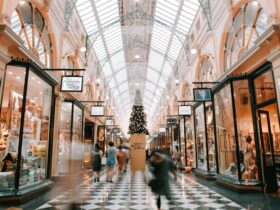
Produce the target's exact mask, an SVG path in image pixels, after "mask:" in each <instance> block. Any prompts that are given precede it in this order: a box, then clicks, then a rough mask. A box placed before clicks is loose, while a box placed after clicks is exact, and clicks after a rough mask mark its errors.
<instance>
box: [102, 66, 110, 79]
mask: <svg viewBox="0 0 280 210" xmlns="http://www.w3.org/2000/svg"><path fill="white" fill-rule="evenodd" d="M102 71H103V73H104V76H105V77H109V76H111V75H112V71H111V67H110V64H109V63H106V64H105V65H104V67H103V68H102Z"/></svg>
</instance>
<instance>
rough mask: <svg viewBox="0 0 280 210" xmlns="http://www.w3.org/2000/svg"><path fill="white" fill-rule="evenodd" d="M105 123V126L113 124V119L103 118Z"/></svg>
mask: <svg viewBox="0 0 280 210" xmlns="http://www.w3.org/2000/svg"><path fill="white" fill-rule="evenodd" d="M105 125H106V126H112V125H115V121H114V120H113V119H106V120H105Z"/></svg>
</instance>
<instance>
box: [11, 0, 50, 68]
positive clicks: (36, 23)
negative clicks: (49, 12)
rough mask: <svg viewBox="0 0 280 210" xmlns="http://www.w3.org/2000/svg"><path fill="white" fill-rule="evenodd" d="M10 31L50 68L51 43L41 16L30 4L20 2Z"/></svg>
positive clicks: (13, 15)
mask: <svg viewBox="0 0 280 210" xmlns="http://www.w3.org/2000/svg"><path fill="white" fill-rule="evenodd" d="M11 28H12V30H13V31H14V32H15V33H16V34H17V35H18V36H19V37H20V38H21V39H22V41H23V43H24V46H25V47H26V48H27V49H29V50H30V51H31V52H32V53H33V54H34V55H35V56H36V57H37V58H39V60H40V61H41V62H42V63H43V64H44V65H45V66H47V67H51V64H52V63H51V58H52V51H51V42H50V39H49V35H48V33H47V30H46V25H45V20H44V18H43V16H42V14H41V13H40V12H39V10H38V9H37V8H35V7H34V6H33V5H32V4H31V3H28V2H21V3H20V4H19V6H18V7H17V8H16V10H15V11H14V12H13V14H12V19H11Z"/></svg>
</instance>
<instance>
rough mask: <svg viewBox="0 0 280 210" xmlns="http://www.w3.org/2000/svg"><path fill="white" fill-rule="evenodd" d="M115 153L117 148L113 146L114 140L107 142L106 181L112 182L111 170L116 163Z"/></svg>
mask: <svg viewBox="0 0 280 210" xmlns="http://www.w3.org/2000/svg"><path fill="white" fill-rule="evenodd" d="M116 153H117V150H116V148H115V147H114V142H112V141H110V142H109V148H108V149H107V160H106V166H107V182H113V180H112V178H113V171H114V166H115V165H116Z"/></svg>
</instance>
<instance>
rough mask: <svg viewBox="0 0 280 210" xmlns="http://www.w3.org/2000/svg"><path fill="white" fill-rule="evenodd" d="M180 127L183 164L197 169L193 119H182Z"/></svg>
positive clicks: (180, 147)
mask: <svg viewBox="0 0 280 210" xmlns="http://www.w3.org/2000/svg"><path fill="white" fill-rule="evenodd" d="M184 118H185V119H184ZM179 127H180V129H179V150H180V155H181V159H182V160H181V161H182V164H183V165H186V166H190V167H192V168H193V167H195V155H194V154H195V153H194V144H193V126H192V120H191V117H183V118H181V119H180V120H179ZM184 132H185V133H184ZM185 145H186V146H185Z"/></svg>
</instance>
